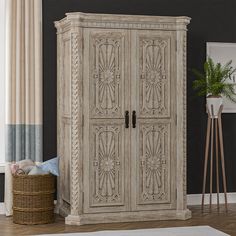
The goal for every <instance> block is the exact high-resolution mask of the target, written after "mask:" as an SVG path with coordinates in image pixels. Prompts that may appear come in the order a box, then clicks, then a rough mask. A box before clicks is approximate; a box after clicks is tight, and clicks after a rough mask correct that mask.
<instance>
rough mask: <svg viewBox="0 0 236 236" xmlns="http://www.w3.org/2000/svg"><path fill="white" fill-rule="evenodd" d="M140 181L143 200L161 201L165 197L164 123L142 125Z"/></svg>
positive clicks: (165, 129)
mask: <svg viewBox="0 0 236 236" xmlns="http://www.w3.org/2000/svg"><path fill="white" fill-rule="evenodd" d="M142 135H143V139H142V140H143V142H144V144H143V145H144V146H143V150H142V153H143V155H142V159H141V178H142V179H141V183H142V194H141V197H142V200H141V201H143V202H146V201H148V202H150V201H161V200H165V199H166V197H167V190H166V185H167V183H166V181H167V172H166V171H167V170H166V169H167V168H166V153H165V152H166V151H165V149H166V147H165V145H166V143H165V141H166V135H167V127H166V125H158V126H155V125H152V126H143V128H142Z"/></svg>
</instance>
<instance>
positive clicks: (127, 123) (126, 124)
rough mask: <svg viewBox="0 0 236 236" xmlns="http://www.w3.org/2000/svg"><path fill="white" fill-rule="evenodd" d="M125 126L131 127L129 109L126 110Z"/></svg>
mask: <svg viewBox="0 0 236 236" xmlns="http://www.w3.org/2000/svg"><path fill="white" fill-rule="evenodd" d="M125 128H129V111H125Z"/></svg>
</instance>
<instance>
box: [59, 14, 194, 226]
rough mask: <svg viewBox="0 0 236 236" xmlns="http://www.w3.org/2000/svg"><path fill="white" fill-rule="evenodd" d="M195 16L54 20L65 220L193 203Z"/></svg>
mask: <svg viewBox="0 0 236 236" xmlns="http://www.w3.org/2000/svg"><path fill="white" fill-rule="evenodd" d="M189 21H190V19H189V18H188V17H158V16H130V15H105V14H85V13H68V14H67V16H66V17H65V18H64V19H62V20H61V21H58V22H55V25H56V27H57V37H58V40H57V45H58V46H57V50H58V56H57V61H58V79H57V81H58V115H57V116H58V155H59V156H60V171H61V175H60V178H59V181H58V182H59V184H58V207H59V210H60V213H61V214H62V215H65V216H67V217H66V223H67V224H76V225H80V224H92V223H100V222H101V223H105V222H108V223H109V222H121V221H124V222H125V221H127V222H130V221H145V220H166V219H188V218H190V217H191V212H190V211H189V210H188V209H187V207H186V26H187V24H188V23H189ZM125 111H129V114H130V123H129V128H125V121H124V115H125ZM132 111H136V115H137V122H136V123H137V125H136V128H133V127H132V123H131V115H132Z"/></svg>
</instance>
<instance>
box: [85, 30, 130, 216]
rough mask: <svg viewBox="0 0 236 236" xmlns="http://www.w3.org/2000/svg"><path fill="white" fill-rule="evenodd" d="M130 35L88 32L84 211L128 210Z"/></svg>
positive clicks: (119, 32)
mask: <svg viewBox="0 0 236 236" xmlns="http://www.w3.org/2000/svg"><path fill="white" fill-rule="evenodd" d="M129 55H130V54H129V31H127V30H112V29H108V30H105V29H104V30H103V29H85V30H84V73H83V74H84V80H83V81H84V90H83V91H84V146H83V148H84V160H83V161H84V167H85V168H84V174H83V176H84V180H83V181H84V212H85V213H92V212H115V211H125V210H127V209H128V200H129V194H128V178H129V173H130V172H129V159H130V155H129V138H130V134H129V132H130V129H126V128H125V119H124V118H125V117H124V115H125V111H126V110H128V109H129V105H130V101H129V93H130V92H129Z"/></svg>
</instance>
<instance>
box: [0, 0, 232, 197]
mask: <svg viewBox="0 0 236 236" xmlns="http://www.w3.org/2000/svg"><path fill="white" fill-rule="evenodd" d="M235 10H236V1H235V0H227V1H225V0H207V1H206V0H175V1H173V0H43V45H44V46H43V54H44V56H43V59H44V60H43V66H44V70H43V76H44V81H43V82H44V92H43V93H44V94H43V98H44V102H43V105H44V159H45V160H46V159H49V158H51V157H53V156H55V155H56V31H55V28H54V24H53V22H54V21H55V20H59V19H61V18H63V17H64V15H65V13H66V12H73V11H74V12H75V11H82V12H96V13H121V14H142V15H145V14H146V15H169V16H180V15H186V16H190V17H191V18H192V21H191V24H190V25H189V31H188V53H187V62H188V69H191V68H197V69H200V68H201V67H202V64H203V62H204V60H205V54H206V49H205V45H206V42H207V41H216V42H235V43H236V14H235ZM192 80H193V77H192V75H191V73H190V72H188V114H187V118H188V119H187V120H188V136H187V139H188V143H187V144H188V145H187V147H188V151H187V153H188V163H187V164H188V168H187V170H188V193H201V187H202V170H203V155H204V142H205V129H206V114H205V111H204V106H205V99H203V98H196V97H195V96H194V92H193V91H192V88H191V86H192ZM223 129H224V142H225V158H226V170H227V179H228V190H229V191H236V172H235V171H234V168H235V167H236V157H235V153H236V114H224V115H223ZM1 177H2V176H1V175H0V183H1V184H2V181H1ZM0 190H1V191H2V190H3V186H2V185H0Z"/></svg>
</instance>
